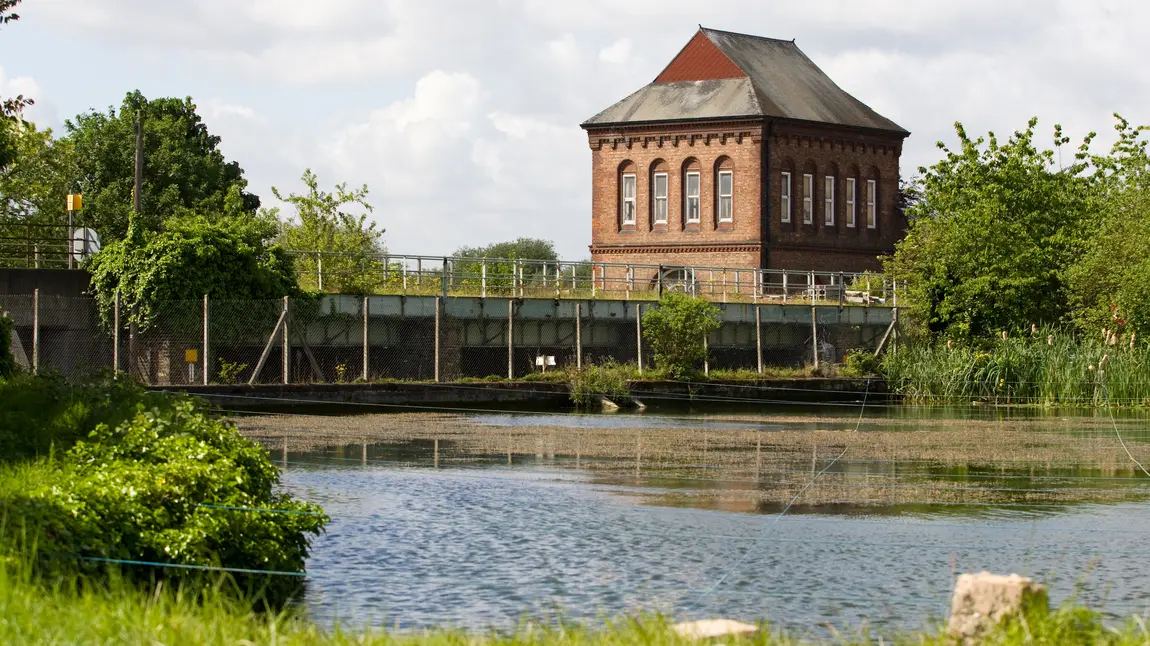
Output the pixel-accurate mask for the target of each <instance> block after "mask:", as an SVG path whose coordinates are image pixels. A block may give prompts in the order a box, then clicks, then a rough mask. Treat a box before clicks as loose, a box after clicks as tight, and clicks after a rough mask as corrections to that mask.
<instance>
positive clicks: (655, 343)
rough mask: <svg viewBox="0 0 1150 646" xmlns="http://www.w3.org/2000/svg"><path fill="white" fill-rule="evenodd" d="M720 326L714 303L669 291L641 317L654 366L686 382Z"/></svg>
mask: <svg viewBox="0 0 1150 646" xmlns="http://www.w3.org/2000/svg"><path fill="white" fill-rule="evenodd" d="M719 324H720V321H719V308H718V307H717V306H716V305H715V304H714V303H711V302H710V301H707V300H705V299H702V298H697V297H694V296H688V295H686V294H683V293H681V292H668V293H666V294H664V295H663V297H662V298H660V299H659V306H658V307H656V308H654V309H649V310H647V313H646V314H644V315H643V338H644V339H646V340H647V343H649V344H651V349H652V350H653V351H654V355H655V366H656V367H658V368H660V369H663V370H666V371H667V372H668V374H670V375H671V376H672V377H674V378H675V379H685V378H689V377H690V376H692V375H694V374H696V373H697V372H698V371H699V365H700V364H702V363H703V360H704V359H706V356H707V346H706V343H705V339H706V338H707V335H708V334H710V333H711V332H713V331H715V330H717V329H719Z"/></svg>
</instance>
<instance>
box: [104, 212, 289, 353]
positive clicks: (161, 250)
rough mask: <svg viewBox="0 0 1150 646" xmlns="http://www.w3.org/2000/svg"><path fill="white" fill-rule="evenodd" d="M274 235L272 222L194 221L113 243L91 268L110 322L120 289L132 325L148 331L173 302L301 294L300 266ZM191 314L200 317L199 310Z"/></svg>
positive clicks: (125, 311) (196, 218)
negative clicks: (273, 242) (275, 241)
mask: <svg viewBox="0 0 1150 646" xmlns="http://www.w3.org/2000/svg"><path fill="white" fill-rule="evenodd" d="M271 231H272V229H271V228H270V226H269V224H268V221H267V220H257V219H240V218H229V219H224V220H220V221H211V220H207V219H204V218H199V217H190V218H183V219H177V220H173V221H172V222H170V226H169V227H168V228H167V229H166V230H164V231H159V232H156V231H145V232H140V233H139V235H138V236H136V238H135V239H132V238H129V239H124V240H120V241H116V242H113V243H112V244H109V245H108V246H106V247H104V249H102V250H101V251H100V252H99V253H98V254H96V255H95V256H93V257H92V259H91V260H90V261H89V264H88V269H89V271H90V272H91V274H92V290H93V292H94V293H95V296H96V299H97V301H98V303H99V307H100V313H101V316H102V317H103V320H104V321H105V323H106V324H108V323H110V321H111V320H112V316H113V309H114V304H115V294H116V290H119V291H120V299H121V300H120V304H121V307H122V308H123V310H122V311H123V312H124V313H125V314H126V316H127V320H128V321H130V322H134V323H135V324H136V325H138V326H139V329H140V330H141V331H143V330H146V329H148V327H149V326H150V325H152V324H153V323H154V322H155V320H156V317H157V315H158V313H159V308H160V307H161V304H162V303H164V302H165V301H181V300H190V301H198V300H200V299H202V298H203V296H204V295H205V294H207V295H208V296H209V297H210V298H213V299H230V300H268V299H276V298H280V297H282V296H285V295H292V294H295V293H296V292H297V288H296V280H295V270H294V267H293V265H292V263H291V262H290V260H289V258H288V257H287V255H286V254H285V253H284V252H283V250H282V249H280V248H279V247H277V246H272V245H269V244H268V237H269V235H270V233H271ZM188 315H189V316H195V311H194V308H193V309H192V310H191V311H190V312H189V313H188Z"/></svg>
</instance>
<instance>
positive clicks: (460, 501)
mask: <svg viewBox="0 0 1150 646" xmlns="http://www.w3.org/2000/svg"><path fill="white" fill-rule="evenodd" d="M849 415H850V413H849V412H844V413H843V417H842V419H841V420H838V421H837V422H833V423H832V425H836V424H839V422H841V424H842V425H847V426H850V425H851V422H852V421H853V420H852V419H851V418H850V417H849ZM617 419H620V418H618V417H602V416H589V417H569V416H555V419H551V420H547V421H545V422H540V421H539V418H538V417H537V416H523V417H520V416H516V415H499V416H487V417H478V418H476V420H475V422H476V423H477V424H481V425H497V426H504V427H506V426H514V425H516V424H520V423H526V424H540V423H545V424H548V425H576V426H578V425H582V424H590V425H595V426H596V427H601V426H602V425H604V424H607V425H609V424H612V423H617V422H612V421H611V420H617ZM626 424H627V425H628V426H629V427H634V426H635V422H634V420H633V419H632V420H627V421H626ZM723 424H726V423H725V422H718V423H716V426H715V428H722V427H723V426H722V425H723ZM661 425H663V426H665V425H666V424H665V423H664V424H661ZM698 425H699V422H698V421H695V422H693V426H695V427H697V426H698ZM824 426H825V424H824ZM737 427H738V428H743V429H746V428H760V429H762V430H771V429H776V428H789V429H794V428H801V427H802V425H798V426H796V424H795V423H779V424H774V423H772V422H770V421H769V420H767V421H764V422H760V423H758V425H757V426H756V425H754V424H750V425H748V424H738V425H737ZM432 450H433V448H432V447H431V446H428V445H427V443H426V442H424V443H422V444H416V443H413V444H410V445H394V444H393V445H371V446H367V447H366V453H365V452H364V451H365V449H364V448H363V447H362V446H361V445H359V444H356V445H354V446H349V447H331V448H330V449H326V450H322V451H315V452H309V453H290V454H288V455H287V456H286V457H287V462H286V468H285V473H284V487H285V489H286V490H288V491H290V492H292V493H294V494H297V495H299V496H302V497H304V498H306V499H308V500H311V501H314V502H317V503H320V504H321V505H323V506H324V508H325V509H326V510H327V512H328V513H329V514H330V515H331V517H332V522H331V524H330V525H329V526H328V530H327V533H326V534H325V535H324V536H322V537H321V538H319V539H318V540H317V541H316V542H315V545H314V549H313V553H312V557H311V559H310V560H309V562H308V578H307V592H306V603H307V605H308V606H309V608H310V610H311V612H312V615H313V616H314V617H315V618H316V619H317V620H318V621H320V622H322V623H331V622H335V621H339V622H341V623H344V624H352V625H356V626H362V625H365V624H372V625H386V626H394V625H396V624H398V625H399V626H401V627H404V628H415V627H422V626H430V625H445V624H446V625H451V626H456V627H462V628H472V629H483V628H488V627H492V626H494V627H499V628H506V627H511V626H514V625H515V624H516V623H517V622H518V621H519V620H521V619H523V618H525V617H532V618H554V617H556V616H560V615H562V616H564V617H567V618H573V619H586V618H592V619H593V618H596V617H599V616H602V615H607V616H614V615H618V614H621V613H630V612H636V611H660V612H664V613H670V614H672V615H674V616H675V617H676V618H696V617H704V616H726V617H734V618H740V619H744V620H755V619H760V618H766V619H768V620H771V621H773V622H777V623H779V624H781V625H783V626H785V627H788V628H792V629H800V630H802V629H808V628H810V627H813V626H819V625H824V624H826V623H828V622H829V623H831V624H833V625H835V626H836V627H839V628H842V627H853V628H858V627H861V626H863V625H864V623H866V624H869V625H871V626H876V625H877V626H879V627H881V628H882V629H889V630H898V629H913V628H916V627H922V626H924V625H927V624H928V623H929V622H930V621H932V619H938V618H940V617H944V616H945V613H946V607H947V603H948V595H949V592H950V589H951V586H952V585H953V579H954V576H955V574H956V573H961V572H968V571H981V570H984V569H985V570H990V571H993V572H998V573H1010V572H1018V573H1021V574H1026V575H1030V576H1034V577H1036V578H1038V579H1040V580H1042V581H1044V582H1046V583H1048V584H1050V585H1051V593H1052V599H1053V601H1054V603H1058V602H1060V601H1063V600H1066V599H1067V598H1069V597H1070V595H1072V594H1074V593H1075V592H1076V591H1077V594H1078V598H1079V600H1080V601H1082V602H1085V603H1088V604H1090V605H1092V606H1095V607H1099V608H1102V609H1104V610H1106V611H1108V612H1110V613H1114V614H1128V613H1130V612H1143V611H1145V610H1146V608H1147V605H1150V582H1148V579H1147V577H1146V576H1145V573H1146V571H1147V570H1148V568H1150V544H1148V542H1147V541H1146V536H1147V534H1148V532H1150V503H1143V502H1123V503H1116V504H1059V505H1049V506H1042V505H1030V506H1023V505H1010V504H1000V505H990V506H987V505H982V504H973V503H968V504H964V503H963V502H962V501H951V504H939V505H913V506H911V505H903V506H898V505H893V504H892V505H886V506H879V507H874V506H870V507H858V506H850V505H826V506H819V507H811V508H795V509H792V510H790V511H788V513H786V514H785V515H782V516H780V515H779V513H778V512H779V511H780V509H779V508H778V507H777V506H776V507H774V508H764V509H755V508H752V509H751V511H752V512H758V513H746V510H743V509H742V508H737V507H734V508H736V509H738V511H726V510H723V509H714V508H712V509H701V508H695V507H692V506H691V504H690V503H689V502H688V503H686V504H684V503H683V502H682V501H681V500H680V499H678V498H676V501H677V502H676V503H675V504H674V505H669V504H664V503H661V502H660V501H662V500H664V498H665V496H666V494H668V493H670V492H671V491H672V490H676V489H681V488H683V487H684V486H685V485H684V484H683V483H682V482H681V481H679V480H676V479H674V478H670V477H663V474H660V473H659V470H658V469H653V470H651V469H648V470H644V471H642V472H641V473H640V474H638V475H625V474H619V473H613V474H607V475H605V474H604V473H602V472H600V471H596V470H587V469H586V468H583V467H580V466H575V465H574V464H573V463H572V460H571V459H569V458H564V456H556V457H549V456H546V455H539V456H518V455H517V456H516V457H515V459H514V461H513V464H512V465H507V464H506V462H505V461H504V462H503V463H500V460H499V459H484V458H481V457H477V458H476V459H474V460H466V459H465V460H460V459H452V460H446V459H445V460H441V461H440V463H439V465H438V467H435V466H433V465H434V459H433V457H432V453H431V452H432ZM275 457H276V458H277V459H280V458H281V455H280V454H279V453H278V452H276V453H275ZM831 457H833V456H826V458H825V459H824V460H823V461H822V462H820V463H819V466H820V467H821V466H823V465H825V464H827V463H829V461H830V458H831ZM834 468H835V469H836V470H838V469H842V470H851V469H855V470H858V471H863V472H865V471H867V470H868V469H872V468H877V467H876V466H875V465H868V464H865V463H852V462H851V461H850V460H849V453H848V455H847V456H846V457H844V458H843V460H842V461H841V462H839V463H837V464H836V465H835V467H834ZM908 469H910V470H912V471H913V470H914V469H919V470H920V471H922V472H923V473H924V474H927V475H922V476H919V478H920V479H921V478H931V477H936V476H937V477H941V476H944V475H945V474H944V473H943V470H941V468H939V467H935V468H933V469H932V468H931V467H930V466H929V465H927V466H925V467H924V466H922V465H918V466H914V465H911V466H910V467H908ZM930 474H935V475H930ZM1003 475H1007V476H1011V477H1009V478H1002V479H1001V480H1000V481H999V482H1000V483H1005V484H1004V485H1003V486H1009V487H1016V488H1041V487H1048V486H1052V485H1051V483H1054V484H1056V485H1058V486H1078V487H1083V488H1097V487H1140V486H1141V485H1142V483H1145V482H1148V481H1150V479H1139V478H1132V477H1113V476H1107V475H1105V474H1095V475H1091V476H1089V477H1081V474H1069V473H1065V472H1057V471H1050V472H1045V473H1032V472H1029V471H1028V472H1027V473H1018V474H1010V473H1002V472H998V476H1003ZM1073 475H1078V476H1079V477H1071V476H1073ZM691 486H692V487H696V486H697V487H700V488H706V489H708V490H709V491H713V490H715V489H719V490H721V489H723V487H725V486H731V487H738V486H742V485H740V484H738V483H733V484H730V485H724V484H723V482H722V481H721V480H716V481H713V482H708V483H705V485H698V484H696V485H691ZM708 506H711V507H714V506H715V505H713V504H709V505H708Z"/></svg>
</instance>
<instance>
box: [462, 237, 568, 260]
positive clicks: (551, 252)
mask: <svg viewBox="0 0 1150 646" xmlns="http://www.w3.org/2000/svg"><path fill="white" fill-rule="evenodd" d="M455 257H457V258H500V259H510V260H548V261H557V260H559V254H557V253H555V243H554V242H551V241H550V240H540V239H538V238H516V239H515V240H509V241H507V242H494V243H491V244H489V245H486V246H483V247H460V248H459V249H456V250H455Z"/></svg>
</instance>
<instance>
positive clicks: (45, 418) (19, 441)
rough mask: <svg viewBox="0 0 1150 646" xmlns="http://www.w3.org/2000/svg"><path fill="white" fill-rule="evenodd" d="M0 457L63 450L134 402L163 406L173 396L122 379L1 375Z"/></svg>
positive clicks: (130, 409) (115, 421)
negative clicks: (83, 380)
mask: <svg viewBox="0 0 1150 646" xmlns="http://www.w3.org/2000/svg"><path fill="white" fill-rule="evenodd" d="M0 401H3V402H4V405H3V406H2V407H0V460H19V459H28V458H35V457H44V456H48V455H50V454H52V453H57V454H59V453H63V452H65V451H67V450H68V449H70V448H71V447H72V446H73V445H74V444H75V443H76V442H78V441H80V440H81V439H83V438H85V437H87V435H88V433H89V432H90V431H91V430H92V429H94V428H96V427H97V426H98V425H100V424H107V425H109V426H113V427H114V426H118V425H119V424H121V423H122V422H124V421H126V420H128V419H130V418H131V417H132V416H133V415H135V414H136V409H137V407H138V406H141V405H143V406H146V407H148V408H153V409H158V410H167V409H169V408H170V407H171V406H172V405H173V403H174V401H175V400H174V399H173V398H172V397H170V396H168V395H165V394H162V393H150V392H148V391H146V390H144V389H143V388H140V387H139V386H136V385H134V384H131V383H125V382H123V381H115V382H111V383H107V384H103V383H91V384H70V383H68V382H67V381H65V380H64V379H63V378H61V377H54V376H40V377H33V376H32V375H27V374H22V375H17V376H15V377H13V378H11V379H8V380H6V381H4V380H0Z"/></svg>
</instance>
